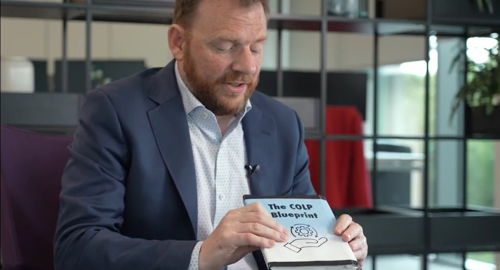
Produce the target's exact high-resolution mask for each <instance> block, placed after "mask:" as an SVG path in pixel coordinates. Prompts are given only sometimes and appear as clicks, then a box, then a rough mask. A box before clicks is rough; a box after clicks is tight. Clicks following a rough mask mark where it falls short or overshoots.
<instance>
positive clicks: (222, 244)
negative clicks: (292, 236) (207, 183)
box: [198, 203, 288, 270]
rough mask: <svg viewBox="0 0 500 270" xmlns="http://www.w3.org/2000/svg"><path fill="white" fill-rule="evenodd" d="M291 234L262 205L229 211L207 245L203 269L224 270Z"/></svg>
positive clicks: (203, 248) (200, 262) (202, 254)
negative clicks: (222, 269) (251, 253)
mask: <svg viewBox="0 0 500 270" xmlns="http://www.w3.org/2000/svg"><path fill="white" fill-rule="evenodd" d="M287 234H288V233H287V231H286V230H285V228H283V227H282V226H281V225H280V224H279V223H278V222H276V221H274V220H273V218H272V217H271V216H270V215H269V213H268V212H267V211H266V210H265V209H264V208H263V207H262V206H261V205H260V204H258V203H254V204H250V205H247V206H245V207H243V208H240V209H235V210H231V211H229V212H228V213H227V214H226V216H224V218H223V219H222V220H221V222H220V223H219V225H218V226H217V228H215V230H214V231H213V232H212V234H210V235H209V236H208V237H207V239H206V240H205V241H204V242H203V244H202V246H201V250H200V257H199V260H198V265H199V269H201V270H212V269H220V268H223V267H225V266H226V265H229V264H232V263H235V262H237V261H239V260H240V259H241V258H243V257H244V256H245V255H246V254H248V253H250V252H252V251H255V250H258V249H259V248H269V247H272V246H274V243H275V241H278V242H283V241H285V240H286V239H287Z"/></svg>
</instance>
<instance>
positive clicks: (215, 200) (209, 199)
mask: <svg viewBox="0 0 500 270" xmlns="http://www.w3.org/2000/svg"><path fill="white" fill-rule="evenodd" d="M175 75H176V77H177V84H178V85H179V90H180V92H181V96H182V102H183V104H184V109H185V111H186V116H187V122H188V126H189V135H190V138H191V145H192V150H193V157H194V165H195V170H196V187H197V191H198V194H197V195H198V231H197V240H198V241H199V242H198V243H197V244H196V246H195V248H194V250H193V253H192V255H191V262H190V265H189V270H191V269H192V270H195V269H196V270H197V269H198V258H199V252H200V248H201V245H202V243H203V241H204V240H205V239H206V238H207V237H208V236H209V235H210V234H211V233H212V231H213V230H214V229H215V228H216V227H217V225H218V224H219V222H220V221H221V219H222V218H223V217H224V216H225V215H226V213H227V212H228V211H229V210H232V209H236V208H240V207H243V199H242V197H243V195H245V194H250V188H249V186H248V180H247V176H246V170H245V165H246V149H245V138H244V134H243V128H242V125H241V119H243V117H244V116H245V114H246V113H247V112H248V111H249V110H250V109H251V107H252V106H251V103H250V101H248V102H247V104H246V106H245V109H244V110H243V111H242V112H240V113H238V114H237V115H236V116H235V117H234V118H233V120H232V122H231V124H230V125H229V127H228V128H227V131H226V132H225V134H224V136H223V135H222V133H221V131H220V128H219V125H218V123H217V118H216V117H215V115H214V114H213V113H212V112H211V111H210V110H208V109H207V108H205V106H204V105H203V104H201V102H200V101H199V100H198V99H197V98H196V97H195V96H194V95H193V94H192V93H191V91H190V90H189V89H188V88H187V87H186V85H185V84H184V82H183V81H182V78H181V76H180V75H179V70H178V66H177V62H176V63H175ZM247 269H257V265H256V262H255V259H254V258H253V255H252V253H249V254H248V255H247V256H245V257H244V258H243V259H242V260H240V261H239V262H237V263H235V264H232V265H229V266H228V270H247Z"/></svg>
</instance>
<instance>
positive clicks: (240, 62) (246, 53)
mask: <svg viewBox="0 0 500 270" xmlns="http://www.w3.org/2000/svg"><path fill="white" fill-rule="evenodd" d="M256 57H257V56H256V55H254V54H253V53H252V50H250V48H244V49H242V50H241V52H240V53H239V54H238V55H237V58H236V59H235V61H234V62H233V70H234V71H238V72H241V73H243V74H247V75H253V74H255V72H256V71H257V58H256Z"/></svg>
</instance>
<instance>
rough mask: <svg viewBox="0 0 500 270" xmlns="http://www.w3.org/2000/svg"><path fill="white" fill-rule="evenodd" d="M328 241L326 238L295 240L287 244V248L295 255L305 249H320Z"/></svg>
mask: <svg viewBox="0 0 500 270" xmlns="http://www.w3.org/2000/svg"><path fill="white" fill-rule="evenodd" d="M326 241H328V239H327V238H326V237H321V238H320V239H317V240H316V239H311V238H303V239H295V240H293V241H292V242H290V243H286V244H285V247H286V248H288V249H289V250H291V251H293V252H295V253H299V252H300V251H301V250H302V249H303V248H318V247H320V246H321V245H323V244H324V243H326Z"/></svg>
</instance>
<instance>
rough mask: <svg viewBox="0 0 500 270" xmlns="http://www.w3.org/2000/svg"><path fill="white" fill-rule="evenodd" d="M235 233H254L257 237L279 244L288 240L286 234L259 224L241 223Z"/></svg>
mask: <svg viewBox="0 0 500 270" xmlns="http://www.w3.org/2000/svg"><path fill="white" fill-rule="evenodd" d="M235 231H236V232H238V233H252V234H255V235H257V236H260V237H264V238H266V239H272V240H274V241H277V242H283V241H285V240H286V239H287V235H286V234H285V233H283V232H279V231H277V230H274V229H271V228H269V227H267V226H264V225H262V224H260V223H257V222H254V223H240V224H238V226H237V227H236V228H235Z"/></svg>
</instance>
